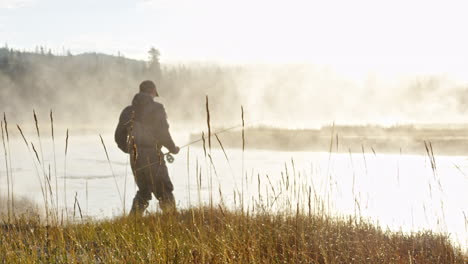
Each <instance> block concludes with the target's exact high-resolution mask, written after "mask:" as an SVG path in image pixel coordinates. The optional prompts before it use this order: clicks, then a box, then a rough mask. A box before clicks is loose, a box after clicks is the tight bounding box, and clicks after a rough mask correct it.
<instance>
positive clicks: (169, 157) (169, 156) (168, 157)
mask: <svg viewBox="0 0 468 264" xmlns="http://www.w3.org/2000/svg"><path fill="white" fill-rule="evenodd" d="M242 126H243V125H236V126H233V127H229V128H225V129H222V130H220V131H217V132H215V133H211V134H212V135H219V134H222V133H225V132H227V131H230V130H233V129H236V128H239V127H242ZM203 140H204V137H203V136H202V137H201V138H200V139H197V140H194V141H191V142H189V143H187V144H185V145H182V146H181V147H179V149H183V148H186V147H188V146H191V145H193V144H196V143H198V142H200V141H203ZM163 156H164V157H165V158H166V161H167V162H168V163H173V162H174V160H175V158H174V156H173V155H172V154H171V152H166V153H163ZM157 163H158V162H152V163H148V164H147V165H145V166H143V167H140V168H138V169H136V170H137V171H138V170H141V169H144V168H147V167H149V166H152V165H154V164H157Z"/></svg>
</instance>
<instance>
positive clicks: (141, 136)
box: [115, 93, 176, 153]
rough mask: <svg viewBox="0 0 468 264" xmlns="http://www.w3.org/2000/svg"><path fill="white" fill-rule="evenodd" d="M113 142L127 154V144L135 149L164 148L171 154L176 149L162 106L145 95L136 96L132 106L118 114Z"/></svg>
mask: <svg viewBox="0 0 468 264" xmlns="http://www.w3.org/2000/svg"><path fill="white" fill-rule="evenodd" d="M115 142H116V143H117V145H118V147H119V148H120V149H121V150H122V151H124V152H125V153H129V144H130V145H133V144H135V145H136V146H137V148H141V147H150V148H154V147H157V148H161V146H164V147H166V148H167V149H168V150H169V151H171V152H173V151H174V150H175V147H176V146H175V144H174V141H173V140H172V137H171V134H170V133H169V124H168V122H167V115H166V111H165V110H164V106H163V105H162V104H160V103H157V102H155V101H154V100H153V98H152V97H151V95H149V94H146V93H138V94H136V95H135V97H133V101H132V105H130V106H127V107H126V108H125V109H124V110H123V111H122V113H121V114H120V118H119V124H118V125H117V128H116V130H115Z"/></svg>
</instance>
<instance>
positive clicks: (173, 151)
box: [171, 146, 180, 154]
mask: <svg viewBox="0 0 468 264" xmlns="http://www.w3.org/2000/svg"><path fill="white" fill-rule="evenodd" d="M179 151H180V148H179V147H177V146H176V147H175V148H174V149H173V150H171V153H172V154H177V153H179Z"/></svg>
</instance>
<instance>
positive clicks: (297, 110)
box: [0, 48, 468, 131]
mask: <svg viewBox="0 0 468 264" xmlns="http://www.w3.org/2000/svg"><path fill="white" fill-rule="evenodd" d="M157 59H158V58H157ZM150 64H151V63H149V62H147V61H138V60H133V59H127V58H124V57H122V56H110V55H104V54H95V53H92V54H81V55H72V54H68V55H54V54H52V53H47V52H46V51H43V50H41V51H39V52H38V53H32V52H20V51H14V50H9V49H5V48H4V49H1V50H0V87H1V89H0V111H1V112H5V113H6V115H7V118H9V119H10V120H12V122H14V123H20V124H26V123H30V122H31V121H33V118H32V110H33V109H35V110H36V112H37V113H38V114H39V116H42V117H43V118H46V117H48V115H49V111H50V110H53V111H54V116H55V118H56V125H58V126H63V127H73V128H76V129H87V130H91V131H93V130H106V129H108V130H109V131H111V130H112V129H113V128H114V126H115V124H116V122H117V120H118V117H119V113H120V111H121V109H123V108H124V107H125V106H126V105H128V104H130V102H131V100H132V97H133V95H134V94H135V93H136V92H137V91H138V85H139V83H140V82H141V81H142V80H145V79H151V80H155V82H156V84H157V86H158V92H159V94H160V96H161V97H160V98H158V99H157V100H159V101H161V102H163V103H164V104H165V106H166V111H167V113H168V116H169V121H170V123H171V125H172V127H173V129H177V130H178V129H183V130H187V129H188V130H190V131H193V130H198V129H201V127H203V126H204V125H205V115H206V110H205V96H208V97H209V105H210V112H211V119H212V123H213V124H214V125H215V126H229V125H235V124H239V123H240V115H241V113H240V112H241V111H240V107H241V106H243V107H244V109H245V117H246V122H247V124H248V125H251V126H256V125H270V126H275V127H285V128H311V127H319V126H322V125H329V124H331V123H333V122H335V123H340V124H382V125H392V124H402V123H403V124H405V123H452V122H455V123H459V122H464V120H465V119H464V117H465V114H466V112H467V110H466V107H465V106H466V103H467V102H468V82H463V81H459V80H454V79H451V78H450V76H446V75H406V76H404V75H398V76H386V75H384V74H379V73H369V74H365V75H363V76H361V77H358V78H356V77H355V76H350V75H349V74H345V73H343V72H340V71H339V70H335V69H333V68H330V67H327V66H323V65H313V64H308V65H306V64H276V65H273V64H268V65H267V64H249V65H232V64H223V65H221V64H209V63H187V64H162V65H161V64H159V61H158V60H157V61H156V64H154V63H153V64H151V65H150Z"/></svg>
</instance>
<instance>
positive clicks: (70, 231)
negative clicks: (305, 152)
mask: <svg viewBox="0 0 468 264" xmlns="http://www.w3.org/2000/svg"><path fill="white" fill-rule="evenodd" d="M0 261H1V262H2V263H38V262H40V263H444V264H445V263H466V262H467V261H468V258H467V256H464V255H463V254H462V253H461V251H460V250H459V249H456V248H454V247H453V246H452V245H451V244H450V242H449V240H448V238H447V237H445V236H442V235H438V234H432V233H430V232H425V233H415V234H402V233H392V232H385V231H382V230H380V229H379V228H377V227H375V226H373V225H371V224H368V223H365V222H359V221H355V219H352V218H349V219H336V218H335V219H333V218H329V217H326V216H314V215H311V216H310V215H308V216H306V215H303V214H295V215H289V216H288V215H282V214H268V213H263V214H255V215H249V214H248V213H245V212H244V213H242V212H241V211H227V210H225V209H222V207H219V208H217V209H214V208H193V209H189V210H184V211H180V212H179V213H178V214H175V215H162V214H154V215H150V216H147V217H143V218H134V217H123V218H116V219H112V220H105V221H89V222H86V223H76V224H68V225H51V226H45V225H40V224H39V223H38V222H37V221H36V220H30V219H25V218H23V219H19V220H17V221H16V223H15V224H9V225H7V224H3V225H2V229H1V233H0Z"/></svg>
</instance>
